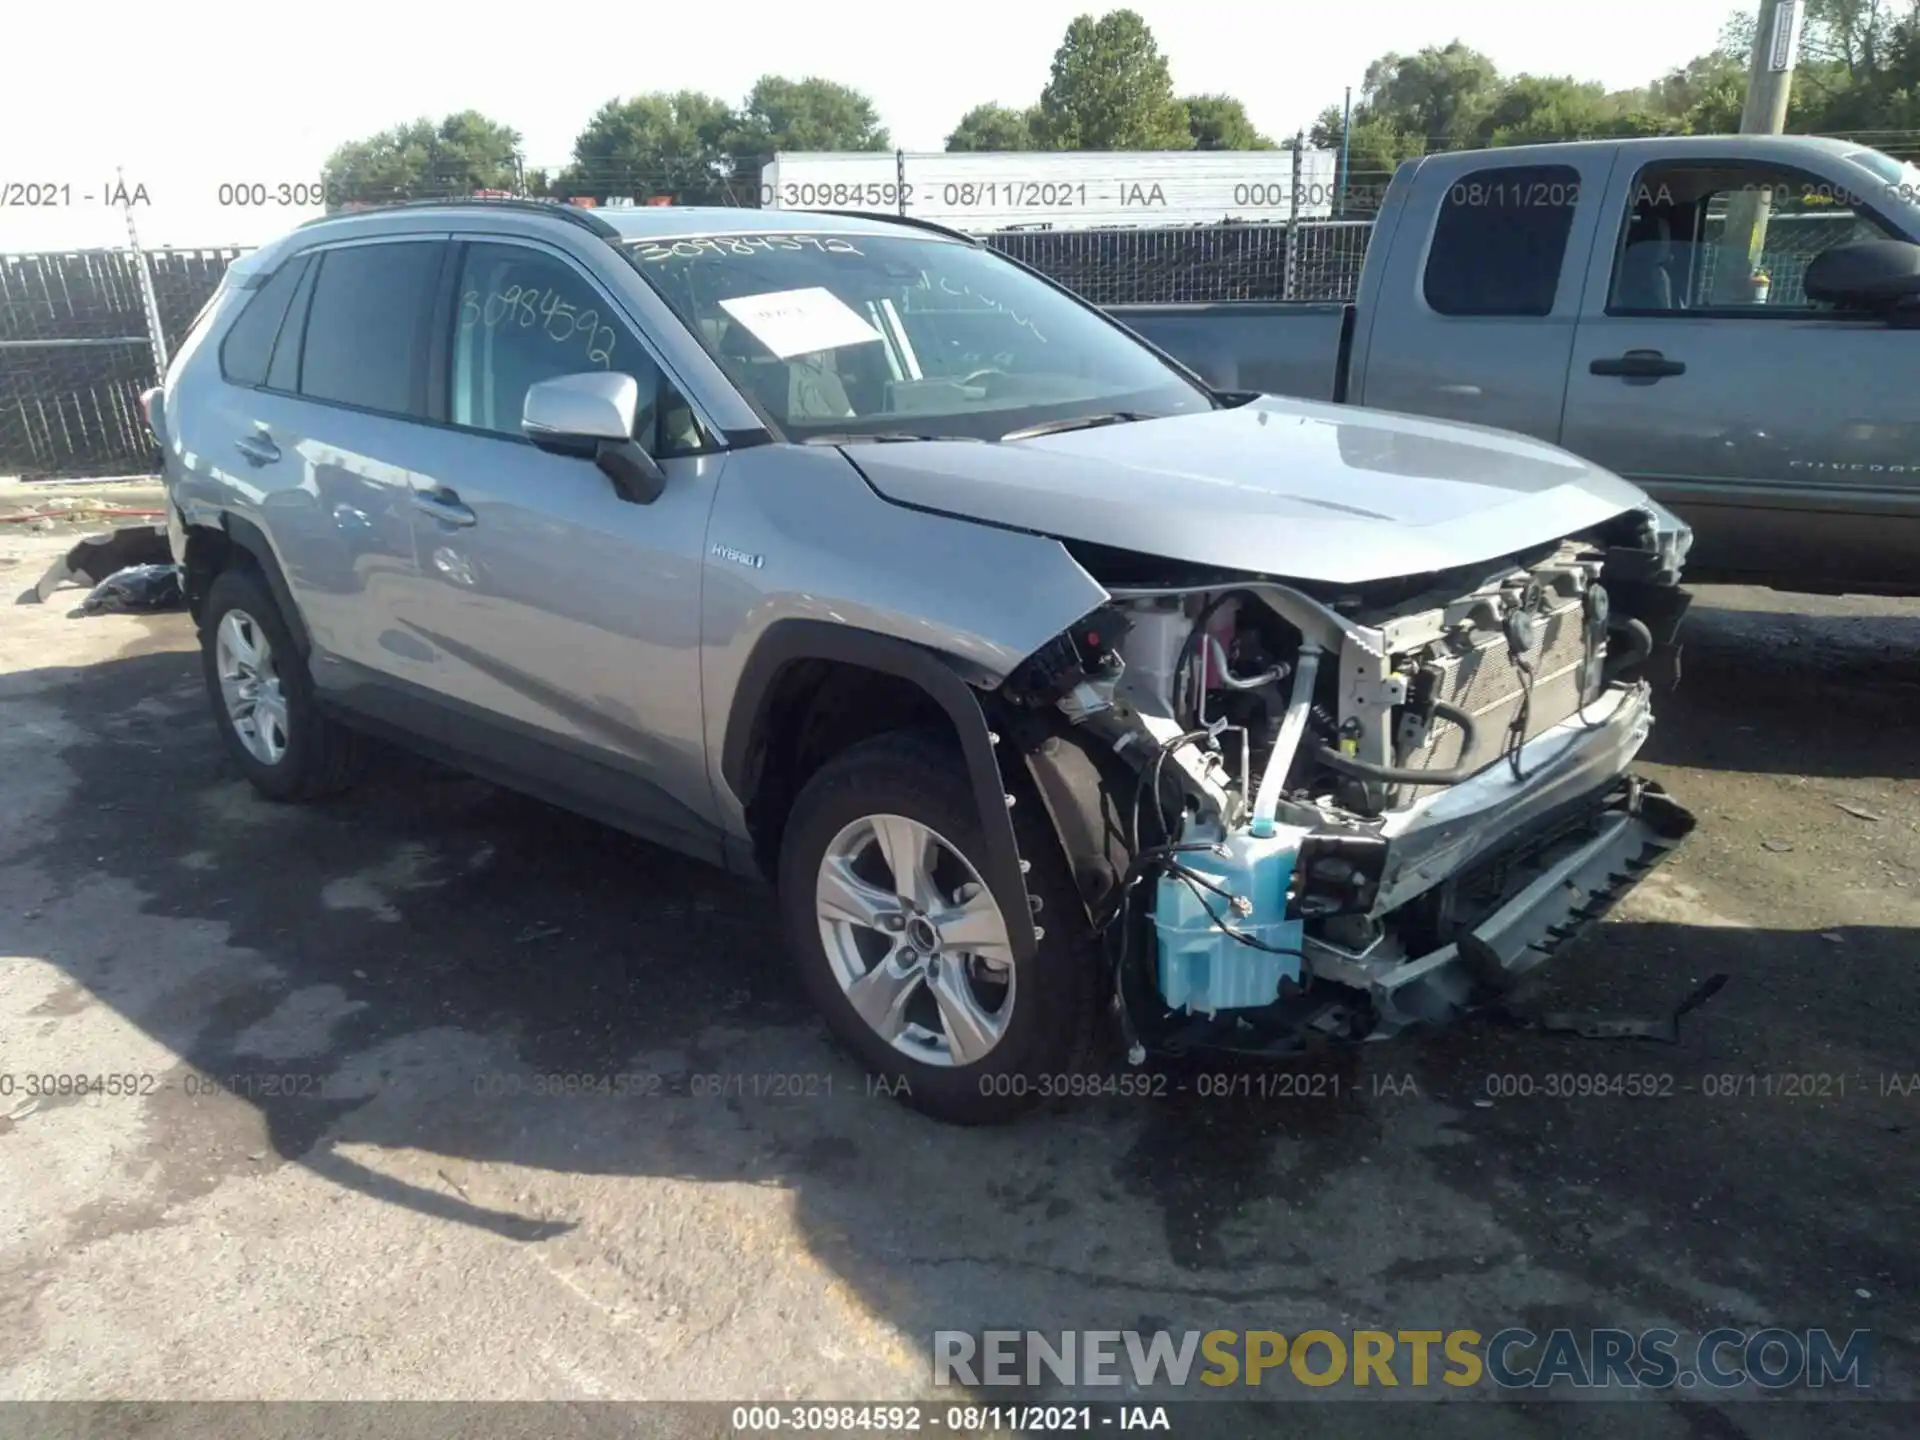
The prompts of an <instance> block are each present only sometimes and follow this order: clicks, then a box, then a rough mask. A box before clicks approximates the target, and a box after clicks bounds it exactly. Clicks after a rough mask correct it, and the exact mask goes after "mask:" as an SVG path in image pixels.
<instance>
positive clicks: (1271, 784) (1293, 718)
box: [1252, 643, 1320, 839]
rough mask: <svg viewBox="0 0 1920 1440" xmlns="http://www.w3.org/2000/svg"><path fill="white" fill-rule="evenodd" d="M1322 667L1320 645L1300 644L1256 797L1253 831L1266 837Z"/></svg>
mask: <svg viewBox="0 0 1920 1440" xmlns="http://www.w3.org/2000/svg"><path fill="white" fill-rule="evenodd" d="M1319 669H1320V647H1319V646H1318V645H1314V644H1311V643H1309V644H1306V645H1302V646H1301V647H1300V659H1299V664H1298V665H1296V666H1295V667H1294V671H1293V697H1292V698H1291V699H1290V700H1289V701H1288V702H1287V713H1286V716H1285V718H1284V719H1282V720H1281V722H1280V734H1279V737H1278V738H1277V739H1275V741H1274V742H1273V754H1272V755H1270V756H1268V757H1267V768H1266V770H1265V771H1263V772H1262V773H1261V776H1260V793H1259V794H1258V795H1256V796H1255V797H1254V801H1253V826H1252V829H1253V833H1254V834H1255V835H1256V836H1258V837H1260V838H1261V839H1265V838H1266V837H1267V836H1269V835H1271V834H1273V817H1274V815H1275V813H1276V812H1278V811H1279V809H1280V787H1281V786H1282V785H1284V784H1286V782H1287V772H1288V771H1289V770H1291V769H1292V768H1293V757H1294V756H1295V755H1296V754H1297V753H1298V752H1299V749H1300V740H1301V737H1302V736H1304V735H1305V734H1306V733H1307V712H1308V711H1309V710H1311V709H1312V708H1313V677H1314V675H1315V673H1316V672H1317V671H1318V670H1319Z"/></svg>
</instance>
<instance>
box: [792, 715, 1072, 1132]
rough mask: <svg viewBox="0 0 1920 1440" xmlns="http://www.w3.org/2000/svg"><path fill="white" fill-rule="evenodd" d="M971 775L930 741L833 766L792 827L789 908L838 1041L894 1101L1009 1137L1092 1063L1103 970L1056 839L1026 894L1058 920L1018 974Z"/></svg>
mask: <svg viewBox="0 0 1920 1440" xmlns="http://www.w3.org/2000/svg"><path fill="white" fill-rule="evenodd" d="M964 775H965V766H964V763H963V762H962V761H961V759H960V757H959V756H958V755H957V754H956V753H955V752H954V750H953V748H952V747H951V745H949V744H943V743H942V742H941V740H940V739H939V738H938V737H936V736H932V735H927V734H922V733H917V732H916V733H896V734H890V735H883V736H881V737H879V738H878V739H875V740H869V741H866V742H864V743H862V744H860V745H857V746H854V747H853V748H851V749H849V750H847V751H845V752H843V753H842V754H840V755H838V756H836V757H835V758H834V759H832V760H830V761H829V762H828V763H827V764H826V765H825V766H823V767H822V768H821V769H820V770H819V772H818V773H816V774H815V775H814V776H813V778H812V779H811V780H810V781H809V782H808V783H807V785H806V787H805V788H804V789H803V790H802V791H801V793H800V796H799V798H798V799H797V800H796V801H795V802H794V807H793V811H792V814H791V815H790V816H789V818H788V822H787V826H786V831H785V836H784V839H783V842H782V846H781V855H780V908H781V914H782V918H783V921H784V924H785V929H786V935H787V943H788V947H789V948H790V949H791V951H792V952H793V954H794V955H795V956H796V957H797V958H798V961H799V964H800V968H801V975H802V979H803V981H804V982H805V984H806V987H807V990H808V992H809V993H810V994H811V996H812V998H813V1000H814V1003H815V1004H816V1005H817V1006H818V1007H819V1008H820V1011H821V1013H822V1015H823V1016H824V1017H825V1019H826V1021H827V1024H828V1027H829V1028H830V1029H831V1030H832V1031H833V1033H834V1035H835V1036H836V1037H837V1038H838V1039H839V1040H840V1041H841V1042H842V1043H843V1044H845V1045H846V1046H847V1047H848V1048H849V1049H850V1050H852V1051H853V1053H854V1054H855V1055H856V1056H858V1057H859V1059H860V1060H861V1062H862V1063H863V1064H864V1065H865V1066H866V1067H867V1069H868V1070H869V1071H871V1072H872V1073H873V1074H874V1075H876V1076H877V1077H879V1078H880V1079H881V1080H882V1081H883V1082H885V1088H886V1089H887V1090H888V1091H889V1092H891V1093H893V1094H896V1095H898V1096H899V1097H900V1098H901V1099H903V1100H905V1101H907V1103H909V1104H911V1105H912V1106H913V1107H914V1108H915V1109H918V1110H921V1111H923V1112H925V1113H926V1114H929V1115H932V1116H935V1117H937V1118H939V1119H942V1120H947V1121H951V1122H954V1123H957V1124H967V1125H973V1124H986V1123H993V1122H996V1121H1001V1120H1006V1119H1009V1118H1011V1117H1012V1116H1014V1115H1017V1114H1019V1113H1020V1112H1022V1111H1024V1110H1026V1109H1028V1108H1030V1107H1031V1106H1032V1105H1033V1104H1034V1103H1035V1102H1036V1101H1038V1100H1039V1099H1041V1098H1043V1097H1044V1096H1046V1095H1049V1094H1059V1093H1062V1092H1063V1091H1064V1090H1065V1089H1066V1088H1067V1087H1066V1086H1065V1085H1064V1084H1061V1083H1060V1082H1061V1080H1062V1079H1063V1078H1064V1077H1066V1076H1068V1075H1070V1074H1072V1073H1074V1072H1075V1071H1076V1070H1077V1069H1078V1068H1079V1066H1080V1064H1081V1062H1082V1058H1083V1056H1084V1052H1085V1048H1086V1045H1087V1041H1088V1037H1089V1034H1090V1032H1091V1029H1092V1023H1093V1015H1094V1008H1095V1006H1094V995H1095V992H1096V980H1097V966H1096V963H1095V955H1094V948H1093V945H1092V943H1091V934H1090V930H1091V927H1090V926H1088V925H1087V924H1086V920H1085V916H1084V913H1081V911H1080V905H1079V901H1078V898H1077V897H1076V896H1075V895H1074V893H1073V891H1072V890H1071V887H1070V885H1069V884H1068V882H1067V879H1066V875H1065V867H1064V865H1062V864H1061V863H1060V858H1059V856H1058V853H1057V851H1056V849H1055V848H1053V845H1052V840H1051V836H1047V835H1044V834H1035V833H1033V829H1032V826H1031V823H1030V822H1028V821H1026V820H1025V819H1024V817H1018V816H1017V819H1020V821H1021V823H1019V824H1017V825H1016V831H1017V832H1018V831H1019V830H1026V831H1027V832H1028V833H1027V834H1026V835H1023V836H1022V838H1021V850H1022V852H1023V854H1025V855H1026V856H1027V857H1028V858H1029V859H1030V861H1031V870H1030V872H1029V874H1028V877H1027V888H1028V890H1029V891H1030V892H1031V893H1032V894H1035V895H1038V896H1040V897H1041V900H1042V902H1043V909H1042V911H1041V914H1043V915H1044V916H1045V918H1046V924H1045V925H1044V926H1043V931H1044V934H1043V938H1042V939H1041V941H1040V944H1039V947H1038V949H1037V951H1036V953H1035V954H1034V955H1033V956H1032V957H1031V958H1030V959H1028V960H1026V961H1016V960H1015V959H1014V958H1013V950H1012V946H1011V942H1010V939H1009V934H1010V929H1009V921H1010V920H1012V919H1022V920H1024V919H1025V917H1009V916H1007V915H1005V914H1004V913H1003V912H1002V910H1001V906H1000V904H999V902H998V900H997V899H996V897H995V896H994V894H993V892H992V889H991V888H990V887H989V886H988V885H987V884H986V883H985V881H984V879H983V878H982V877H983V875H984V868H983V867H984V861H985V856H986V842H985V838H984V835H985V832H984V828H983V827H982V825H981V823H980V815H979V809H978V806H977V805H976V804H975V801H974V797H973V792H972V789H971V788H970V787H969V786H968V784H967V783H966V781H965V779H964Z"/></svg>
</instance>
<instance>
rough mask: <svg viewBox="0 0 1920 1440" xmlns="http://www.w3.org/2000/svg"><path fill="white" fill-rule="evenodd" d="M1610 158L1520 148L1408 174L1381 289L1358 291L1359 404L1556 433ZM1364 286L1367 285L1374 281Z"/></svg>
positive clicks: (1355, 371)
mask: <svg viewBox="0 0 1920 1440" xmlns="http://www.w3.org/2000/svg"><path fill="white" fill-rule="evenodd" d="M1616 154H1617V147H1615V146H1610V145H1596V146H1591V147H1574V148H1572V149H1570V150H1569V151H1567V152H1566V156H1565V158H1564V159H1556V160H1555V162H1554V163H1552V164H1542V163H1540V161H1539V160H1538V159H1537V158H1531V157H1529V156H1528V154H1527V152H1526V151H1524V150H1520V151H1517V152H1515V153H1514V154H1513V155H1511V156H1509V155H1504V154H1500V153H1498V152H1494V153H1491V154H1488V155H1485V156H1475V157H1474V160H1473V165H1474V168H1473V169H1472V170H1471V171H1467V172H1465V173H1463V172H1462V170H1461V169H1460V168H1459V166H1458V165H1457V164H1456V163H1454V162H1452V161H1449V160H1446V159H1442V158H1435V159H1433V160H1429V161H1427V162H1425V163H1423V164H1422V165H1420V166H1419V168H1418V169H1416V170H1415V171H1414V174H1413V179H1412V182H1411V185H1410V187H1409V189H1408V191H1407V194H1406V199H1405V202H1404V203H1403V204H1401V205H1399V206H1398V207H1396V208H1395V209H1393V210H1391V211H1390V212H1389V214H1390V215H1392V216H1394V217H1396V218H1395V219H1394V220H1393V221H1391V222H1390V223H1392V225H1393V229H1392V231H1391V233H1389V234H1385V235H1376V236H1375V237H1374V240H1373V244H1375V245H1382V244H1384V245H1385V246H1386V247H1387V252H1386V258H1385V261H1384V263H1383V264H1382V265H1381V267H1380V272H1379V278H1378V280H1377V282H1373V281H1371V277H1369V281H1368V282H1363V284H1362V287H1361V292H1360V296H1359V306H1358V310H1359V329H1358V330H1357V331H1356V333H1355V335H1354V347H1353V360H1352V366H1351V372H1350V373H1351V374H1352V376H1353V377H1354V383H1353V384H1352V386H1351V387H1350V389H1349V393H1348V398H1349V399H1350V400H1351V401H1352V402H1353V403H1355V404H1359V405H1369V406H1373V407H1374V408H1376V409H1381V410H1399V411H1404V412H1406V413H1409V414H1414V415H1431V416H1435V417H1438V418H1440V419H1446V420H1465V421H1469V422H1471V423H1473V424H1477V425H1492V426H1497V427H1499V428H1500V429H1503V430H1518V431H1520V432H1522V433H1524V434H1528V435H1533V436H1536V437H1538V438H1539V439H1542V440H1548V441H1553V440H1557V439H1558V438H1559V435H1560V408H1561V404H1562V402H1563V400H1564V399H1565V393H1566V375H1567V357H1568V355H1569V354H1570V353H1571V352H1572V349H1573V336H1574V328H1575V325H1576V324H1577V323H1578V320H1579V315H1580V290H1581V285H1582V283H1583V282H1584V280H1585V278H1586V274H1587V261H1588V257H1589V255H1590V253H1591V251H1592V247H1593V234H1594V230H1595V228H1596V222H1597V219H1598V216H1599V214H1600V208H1601V205H1602V203H1603V199H1604V194H1605V191H1606V186H1607V178H1608V175H1609V173H1610V172H1611V170H1612V167H1613V164H1614V157H1615V155H1616ZM1369 282H1370V283H1369Z"/></svg>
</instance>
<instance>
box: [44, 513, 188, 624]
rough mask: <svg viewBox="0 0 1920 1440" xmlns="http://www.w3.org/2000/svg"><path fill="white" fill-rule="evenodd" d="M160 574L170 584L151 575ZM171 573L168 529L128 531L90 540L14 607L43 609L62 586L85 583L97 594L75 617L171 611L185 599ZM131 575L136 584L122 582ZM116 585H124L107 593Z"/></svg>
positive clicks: (63, 558)
mask: <svg viewBox="0 0 1920 1440" xmlns="http://www.w3.org/2000/svg"><path fill="white" fill-rule="evenodd" d="M157 571H167V572H169V576H170V578H163V577H161V576H159V575H158V574H155V573H151V572H157ZM173 571H174V564H173V552H172V549H171V547H170V546H169V545H168V543H167V529H166V526H165V525H151V524H141V525H124V526H122V527H120V528H119V529H117V530H110V531H108V532H107V533H106V534H104V535H89V536H87V538H86V539H84V540H82V541H81V542H80V543H79V544H77V545H75V546H74V547H73V548H72V549H71V550H69V551H67V553H66V554H65V555H63V556H61V557H60V559H59V560H57V561H56V562H55V563H54V564H53V565H52V566H51V567H49V568H48V570H47V573H46V574H44V575H42V576H41V577H40V582H39V583H38V584H37V585H35V586H34V587H33V588H32V589H31V590H28V591H26V592H25V593H24V594H22V595H21V596H20V597H19V600H18V601H17V602H16V603H18V604H21V605H43V604H45V603H46V602H47V601H48V600H49V599H50V598H52V596H53V593H54V592H55V591H56V590H58V589H59V588H60V587H61V586H63V585H68V584H74V585H78V584H83V583H84V584H87V585H90V586H92V587H93V593H92V594H91V595H89V596H88V597H87V598H86V600H85V601H84V602H83V603H82V604H81V607H80V609H79V610H78V611H76V612H75V613H76V614H82V615H95V614H99V613H100V612H101V611H103V610H108V609H136V610H164V609H170V608H172V607H173V606H175V605H178V604H180V603H181V601H182V598H183V597H182V595H181V591H180V580H179V576H178V575H177V574H172V572H173ZM129 574H131V575H132V577H133V578H131V579H126V580H122V579H121V577H122V576H125V575H129ZM115 581H120V583H119V585H118V586H117V587H116V588H115V589H114V590H112V591H111V592H110V593H103V592H107V591H108V587H109V585H111V584H113V583H114V582H115ZM169 585H170V586H171V592H172V593H171V597H170V598H168V594H167V591H168V586H169ZM122 602H124V603H122Z"/></svg>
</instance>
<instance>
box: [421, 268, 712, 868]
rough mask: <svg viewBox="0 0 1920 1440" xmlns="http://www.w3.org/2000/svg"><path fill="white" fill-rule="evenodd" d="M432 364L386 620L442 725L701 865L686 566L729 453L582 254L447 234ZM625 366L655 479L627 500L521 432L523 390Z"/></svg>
mask: <svg viewBox="0 0 1920 1440" xmlns="http://www.w3.org/2000/svg"><path fill="white" fill-rule="evenodd" d="M454 247H455V254H454V256H453V257H452V263H451V265H450V266H449V269H450V272H451V274H452V278H453V283H452V284H451V285H450V286H449V287H448V288H447V289H446V290H445V291H443V294H442V300H441V305H440V310H439V313H438V315H437V317H436V320H435V324H434V330H435V334H436V338H435V344H434V347H433V353H434V359H433V362H432V366H433V370H434V373H435V377H436V384H437V386H438V387H439V389H438V393H437V394H436V395H435V397H434V405H435V409H436V412H437V418H439V419H440V420H441V422H442V423H441V428H440V429H439V430H438V431H437V435H438V444H437V447H436V453H435V455H434V457H433V463H432V466H431V469H430V473H429V474H428V475H426V476H425V477H424V479H425V480H426V481H427V482H429V483H424V484H422V485H421V486H420V488H419V489H418V490H417V491H416V493H415V495H414V496H413V502H412V503H413V536H414V546H415V549H416V552H417V555H418V563H417V566H416V567H415V576H416V578H415V579H414V580H413V582H412V583H411V584H410V585H409V587H408V588H407V590H406V591H405V593H404V594H402V595H401V596H400V597H399V598H398V600H397V601H396V610H397V612H398V613H397V616H396V618H397V619H398V620H399V622H400V623H401V624H402V625H403V626H404V627H405V629H406V630H407V631H408V632H409V633H410V634H412V635H413V636H415V637H417V638H418V640H419V641H421V642H424V643H425V645H427V646H429V647H431V650H432V654H433V673H432V680H431V682H430V683H431V688H432V690H433V691H434V692H436V694H435V695H434V697H433V699H434V702H435V703H436V704H437V705H438V706H439V707H440V708H441V709H442V710H443V711H444V714H443V716H442V719H441V727H440V728H441V730H442V733H444V734H445V735H446V737H447V741H448V743H449V744H450V745H451V747H452V748H453V749H454V750H455V751H456V752H457V753H458V754H459V756H460V758H461V759H462V761H463V762H464V763H465V764H467V765H468V766H469V767H470V768H473V769H475V770H477V771H479V772H480V773H482V774H488V775H491V776H493V777H494V778H499V779H504V780H507V781H508V782H509V783H517V784H521V785H524V786H526V787H527V788H531V789H534V790H535V791H537V792H540V793H543V794H546V795H548V796H550V797H551V798H554V799H557V800H560V801H562V802H563V803H565V804H567V805H569V806H570V807H572V808H576V809H579V810H582V811H584V812H585V813H588V814H593V815H596V816H598V817H599V818H602V819H606V820H610V821H612V822H613V823H616V824H619V825H622V826H623V827H624V828H627V829H630V830H635V831H638V832H640V833H643V834H646V835H648V836H649V837H650V838H654V839H658V840H661V841H662V842H664V843H667V844H670V845H673V846H674V847H675V848H678V849H681V850H684V851H687V852H689V853H693V854H698V855H701V856H703V857H704V858H708V859H717V858H718V856H719V836H718V832H717V831H716V830H714V829H713V827H712V814H713V792H712V786H711V783H710V782H709V780H708V779H707V766H706V750H705V740H704V737H703V730H702V725H701V709H700V633H699V627H700V621H699V616H700V577H701V569H702V559H703V556H704V553H705V550H706V529H707V516H708V512H709V511H710V510H711V509H712V506H713V499H714V494H715V491H716V487H717V484H718V480H719V473H720V469H721V467H722V465H723V464H724V460H725V457H724V455H723V454H720V453H717V452H715V451H714V449H713V447H712V445H711V443H710V442H709V441H708V440H707V439H706V435H705V432H704V431H703V430H702V429H701V427H700V426H699V425H698V424H697V422H695V421H694V419H693V415H692V411H691V410H690V409H689V407H687V405H686V404H685V402H684V401H682V400H681V399H680V397H679V395H678V393H677V391H676V389H675V387H674V386H673V384H672V383H671V382H670V381H669V380H668V379H667V378H666V376H665V373H664V371H663V369H662V367H661V365H660V362H659V361H658V359H657V358H656V356H655V354H654V352H653V350H652V348H651V347H650V346H648V345H647V344H646V343H645V342H644V341H643V340H642V339H641V332H640V330H639V328H638V327H637V326H636V325H635V324H633V323H631V322H630V320H629V319H628V318H627V317H626V315H625V314H624V313H623V312H622V310H621V308H620V306H619V305H618V303H617V302H616V301H615V300H614V299H613V298H612V297H611V296H610V294H609V293H608V291H607V290H606V289H605V288H603V286H602V284H601V282H600V281H599V280H598V279H597V278H596V277H595V276H594V275H593V274H592V273H591V272H590V271H589V270H588V268H587V267H586V266H585V265H584V264H582V263H581V262H580V261H578V260H577V259H575V258H574V257H572V256H570V255H568V254H566V253H564V252H562V251H561V250H559V249H556V248H554V247H551V246H548V245H545V244H542V243H539V242H537V241H534V240H530V239H520V238H518V237H508V236H503V235H499V234H491V233H489V234H486V235H480V234H474V235H470V236H469V235H461V234H456V235H455V236H454ZM609 369H610V370H614V371H621V372H624V373H626V374H629V375H632V376H633V377H634V378H635V379H636V380H638V381H639V382H640V393H641V407H642V410H641V417H640V419H639V421H638V424H637V427H636V431H637V435H636V438H638V439H639V440H640V441H641V443H642V444H643V445H644V446H645V447H646V448H647V449H648V451H649V452H650V453H651V454H652V455H654V457H655V458H656V459H658V460H659V461H660V464H661V468H662V469H663V470H664V471H665V472H666V476H667V483H666V488H665V489H664V491H662V493H661V494H660V495H659V497H658V498H657V499H656V500H654V501H653V503H651V504H636V503H633V502H631V501H628V500H625V499H623V498H621V496H620V495H619V494H618V493H617V492H616V491H615V489H614V486H613V484H612V482H611V481H610V480H609V479H608V477H607V476H606V475H605V474H603V473H602V472H601V471H600V469H599V468H598V467H597V466H596V465H595V463H594V462H593V461H592V460H591V459H587V458H576V457H572V456H565V455H555V454H549V453H547V452H545V451H542V450H538V449H536V448H535V447H534V446H533V445H532V444H531V443H530V442H528V441H527V440H526V439H525V438H524V436H523V435H522V433H521V428H520V419H521V414H522V410H523V407H524V403H525V398H526V392H527V389H528V387H529V386H531V385H532V384H534V383H536V382H537V381H541V380H549V379H554V378H557V377H559V376H561V375H567V374H574V373H579V372H584V371H598V370H609Z"/></svg>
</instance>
